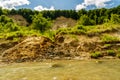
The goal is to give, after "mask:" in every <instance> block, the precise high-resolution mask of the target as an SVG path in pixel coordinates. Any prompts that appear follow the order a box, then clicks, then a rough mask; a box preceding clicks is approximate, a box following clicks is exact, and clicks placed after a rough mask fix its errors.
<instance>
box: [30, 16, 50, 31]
mask: <svg viewBox="0 0 120 80" xmlns="http://www.w3.org/2000/svg"><path fill="white" fill-rule="evenodd" d="M50 27H51V21H50V20H48V19H46V18H44V17H43V16H42V14H38V15H34V16H33V26H32V28H33V29H37V30H40V31H41V33H43V32H45V31H46V30H48V29H50Z"/></svg>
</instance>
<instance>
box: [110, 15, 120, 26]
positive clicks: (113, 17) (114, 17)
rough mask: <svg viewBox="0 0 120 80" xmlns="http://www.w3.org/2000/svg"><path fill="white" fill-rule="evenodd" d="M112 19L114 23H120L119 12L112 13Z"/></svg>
mask: <svg viewBox="0 0 120 80" xmlns="http://www.w3.org/2000/svg"><path fill="white" fill-rule="evenodd" d="M110 21H111V22H112V23H115V24H116V23H120V15H117V14H111V18H110Z"/></svg>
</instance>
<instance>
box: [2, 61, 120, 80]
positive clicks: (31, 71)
mask: <svg viewBox="0 0 120 80" xmlns="http://www.w3.org/2000/svg"><path fill="white" fill-rule="evenodd" d="M56 64H57V65H62V66H59V67H58V66H57V67H56V66H55V67H51V65H56ZM119 66H120V60H100V61H96V60H91V61H75V60H74V61H72V60H71V61H64V60H62V61H45V62H31V63H13V64H5V65H4V64H1V65H0V80H119V79H120V76H119V75H120V67H119Z"/></svg>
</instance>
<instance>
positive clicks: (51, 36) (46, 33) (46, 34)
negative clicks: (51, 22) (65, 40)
mask: <svg viewBox="0 0 120 80" xmlns="http://www.w3.org/2000/svg"><path fill="white" fill-rule="evenodd" d="M43 36H45V37H48V38H49V39H51V40H52V41H54V36H55V31H51V30H49V31H46V32H45V33H44V34H43Z"/></svg>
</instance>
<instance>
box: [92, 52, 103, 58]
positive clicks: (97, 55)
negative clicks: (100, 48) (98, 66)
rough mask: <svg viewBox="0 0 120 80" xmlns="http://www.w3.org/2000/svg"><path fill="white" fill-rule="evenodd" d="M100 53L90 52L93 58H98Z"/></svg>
mask: <svg viewBox="0 0 120 80" xmlns="http://www.w3.org/2000/svg"><path fill="white" fill-rule="evenodd" d="M102 56H103V55H102V53H101V52H94V53H91V58H95V59H98V58H99V57H102Z"/></svg>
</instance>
